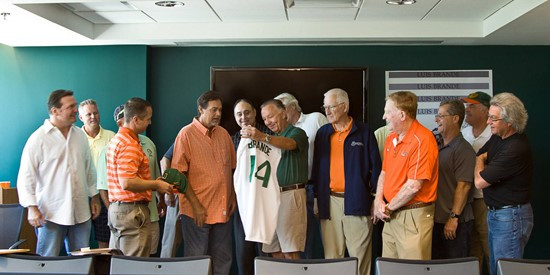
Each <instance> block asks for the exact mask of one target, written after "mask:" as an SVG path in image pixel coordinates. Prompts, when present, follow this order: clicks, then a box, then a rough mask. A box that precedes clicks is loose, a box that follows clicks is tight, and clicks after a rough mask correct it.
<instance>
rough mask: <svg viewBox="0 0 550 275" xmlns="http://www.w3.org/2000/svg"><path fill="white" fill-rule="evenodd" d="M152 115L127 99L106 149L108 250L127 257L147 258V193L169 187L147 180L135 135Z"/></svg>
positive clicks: (145, 162) (146, 105)
mask: <svg viewBox="0 0 550 275" xmlns="http://www.w3.org/2000/svg"><path fill="white" fill-rule="evenodd" d="M152 116H153V109H152V108H151V104H150V103H149V102H147V101H145V100H144V99H141V98H137V97H134V98H131V99H130V100H128V101H127V102H126V104H124V124H123V125H122V127H120V128H119V129H118V133H117V134H116V135H115V136H114V137H113V138H112V139H111V142H109V145H108V146H109V148H108V150H107V182H108V184H109V201H110V202H111V204H110V206H109V210H108V216H109V227H110V228H111V238H110V243H109V247H110V248H117V249H120V250H121V251H122V253H124V255H127V256H141V257H148V256H149V253H150V252H151V238H150V237H149V235H150V230H151V228H150V225H151V220H150V218H149V214H150V212H149V208H148V204H149V201H151V190H157V191H158V192H159V193H161V194H164V193H171V192H172V188H173V187H172V185H170V184H169V183H167V182H164V181H162V180H159V179H151V174H150V172H149V160H148V159H147V155H145V153H144V152H143V150H142V149H141V145H140V143H139V138H138V134H140V133H142V132H143V131H145V129H147V127H148V126H149V124H151V117H152Z"/></svg>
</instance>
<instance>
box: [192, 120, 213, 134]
mask: <svg viewBox="0 0 550 275" xmlns="http://www.w3.org/2000/svg"><path fill="white" fill-rule="evenodd" d="M192 124H193V126H195V127H196V128H197V129H198V130H199V131H200V132H201V134H203V135H205V136H207V135H208V131H209V130H208V128H206V127H204V125H202V123H201V122H200V121H199V120H198V119H197V118H196V117H195V118H193V122H192ZM217 127H218V126H214V127H213V128H212V133H214V131H215V130H216V128H217Z"/></svg>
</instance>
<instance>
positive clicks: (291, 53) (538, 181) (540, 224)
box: [148, 46, 550, 258]
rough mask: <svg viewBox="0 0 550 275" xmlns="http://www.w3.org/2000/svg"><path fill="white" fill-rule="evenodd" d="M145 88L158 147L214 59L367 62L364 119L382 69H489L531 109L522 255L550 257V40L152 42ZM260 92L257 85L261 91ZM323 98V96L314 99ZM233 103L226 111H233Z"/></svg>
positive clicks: (255, 63) (188, 108)
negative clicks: (527, 220)
mask: <svg viewBox="0 0 550 275" xmlns="http://www.w3.org/2000/svg"><path fill="white" fill-rule="evenodd" d="M148 60H149V64H148V65H149V77H148V79H149V86H148V93H149V94H148V95H149V99H150V100H151V102H152V103H153V109H154V112H155V114H154V115H153V125H152V126H151V128H150V129H151V136H152V138H153V140H154V141H155V142H156V143H157V146H158V149H159V152H164V151H165V150H166V149H167V148H168V146H169V145H170V144H171V143H172V141H173V139H174V137H175V136H176V135H177V133H178V131H179V130H180V128H181V127H182V126H184V125H186V124H188V123H189V122H190V121H191V119H192V117H193V116H194V115H196V113H197V111H196V103H195V100H196V98H197V97H198V95H200V94H201V93H202V92H204V91H206V90H208V89H209V86H210V78H209V77H210V67H211V66H237V67H238V66H249V67H278V66H279V67H291V66H303V67H314V66H320V67H365V66H367V67H369V71H370V73H369V80H370V81H369V102H370V104H369V106H368V121H369V122H370V123H371V124H373V126H376V127H378V126H381V125H382V124H383V121H382V118H381V117H382V113H383V105H384V96H385V90H384V89H385V86H384V85H385V84H384V83H385V79H384V77H385V76H384V72H385V71H387V70H446V69H453V70H456V69H465V70H467V69H492V70H493V84H494V92H495V93H498V92H502V91H511V92H514V93H515V94H516V95H518V96H519V97H520V98H521V99H522V100H523V101H524V103H525V105H526V108H527V110H528V111H529V114H530V119H529V123H528V127H527V134H528V136H529V138H530V139H531V142H532V146H533V149H534V161H535V180H534V182H533V184H534V186H533V200H532V201H533V207H534V209H535V210H534V211H535V229H534V231H533V235H532V238H531V241H530V242H529V245H528V249H527V251H526V256H527V257H531V258H550V246H549V245H548V244H549V243H550V239H549V238H548V237H546V235H545V233H544V232H549V231H550V222H549V221H548V220H549V218H550V215H549V214H546V210H545V207H547V206H546V205H545V200H547V199H549V198H550V196H549V195H548V194H549V193H550V186H547V185H546V184H547V183H548V182H550V181H549V180H550V177H549V176H548V173H546V172H544V170H545V169H547V167H548V164H547V163H546V162H545V159H546V157H547V156H548V155H550V149H549V147H548V145H547V143H546V142H544V140H545V139H546V136H548V134H546V135H545V134H544V133H547V130H544V128H543V125H544V121H545V117H546V113H545V111H544V109H545V108H547V104H545V103H547V102H550V93H549V92H548V87H549V83H550V82H549V79H550V47H520V46H515V47H508V46H485V47H458V46H446V47H444V46H418V47H402V46H395V47H390V46H385V47H383V46H377V47H366V46H349V47H342V46H340V47H336V46H335V47H211V48H206V47H202V48H201V47H196V48H150V49H149V58H148ZM258 92H259V93H261V91H258ZM319 104H321V102H319ZM231 113H232V112H231V110H226V111H224V115H231Z"/></svg>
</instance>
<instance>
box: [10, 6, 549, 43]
mask: <svg viewBox="0 0 550 275" xmlns="http://www.w3.org/2000/svg"><path fill="white" fill-rule="evenodd" d="M346 1H348V2H346ZM351 1H352V0H294V5H292V6H291V5H290V2H292V1H291V0H181V2H183V3H184V5H183V6H182V7H174V8H166V7H159V6H156V5H155V2H156V1H149V0H130V1H112V0H8V1H4V0H1V2H0V13H9V15H6V16H5V19H4V16H0V43H1V44H6V45H9V46H58V45H63V46H65V45H67V46H68V45H117V44H144V45H166V46H195V45H207V46H224V45H396V44H397V45H550V2H547V0H417V3H416V4H414V5H409V6H396V5H388V4H386V3H385V0H354V1H355V2H354V3H352V2H351ZM288 6H290V8H289V7H288Z"/></svg>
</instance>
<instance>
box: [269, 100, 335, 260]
mask: <svg viewBox="0 0 550 275" xmlns="http://www.w3.org/2000/svg"><path fill="white" fill-rule="evenodd" d="M275 99H278V100H280V101H281V102H282V103H283V105H285V109H286V120H287V122H288V123H289V124H291V125H293V126H294V127H298V128H300V129H302V130H304V131H305V132H306V135H307V139H308V142H309V151H308V154H307V178H308V181H309V180H310V179H311V165H312V163H313V147H314V146H313V144H314V143H315V136H316V135H317V130H319V128H321V126H323V125H325V124H327V123H328V119H327V117H325V115H323V114H321V113H319V112H313V113H309V114H304V113H303V112H302V108H301V107H300V104H299V103H298V100H297V99H296V97H294V96H293V95H292V94H289V93H282V94H280V95H278V96H276V97H275ZM306 191H307V202H306V205H307V236H306V247H305V251H304V254H305V255H304V256H305V258H306V259H313V237H314V231H313V229H314V228H318V227H319V224H318V223H317V222H315V221H316V220H315V216H314V211H313V208H314V206H313V204H314V199H313V197H314V196H313V185H312V184H311V183H309V182H308V184H307V185H306ZM316 223H317V225H315V224H316Z"/></svg>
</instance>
